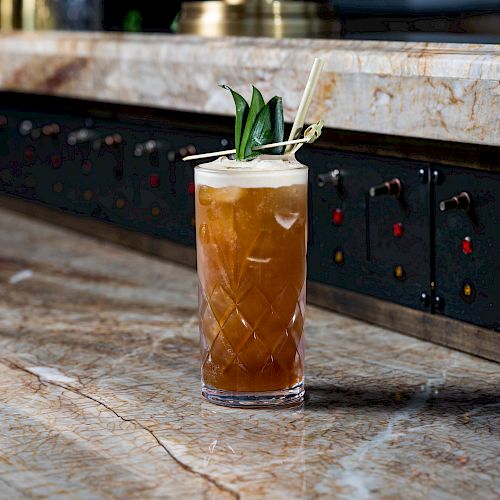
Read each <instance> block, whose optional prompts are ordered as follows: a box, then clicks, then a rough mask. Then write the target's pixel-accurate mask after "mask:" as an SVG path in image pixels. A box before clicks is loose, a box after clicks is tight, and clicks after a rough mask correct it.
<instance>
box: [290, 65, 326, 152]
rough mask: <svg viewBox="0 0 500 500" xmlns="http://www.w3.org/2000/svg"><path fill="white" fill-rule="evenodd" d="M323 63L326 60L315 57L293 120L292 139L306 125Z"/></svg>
mask: <svg viewBox="0 0 500 500" xmlns="http://www.w3.org/2000/svg"><path fill="white" fill-rule="evenodd" d="M323 65H324V61H323V60H322V59H320V58H319V57H317V58H316V59H314V63H313V66H312V68H311V73H310V74H309V79H308V80H307V83H306V88H305V89H304V93H303V94H302V100H301V101H300V104H299V108H298V110H297V115H296V116H295V121H294V122H293V126H292V131H291V132H290V136H289V137H288V139H289V140H290V141H291V140H293V139H295V138H296V137H297V135H298V134H300V132H301V130H302V128H303V127H304V123H305V121H306V116H307V112H308V111H309V106H310V105H311V100H312V97H313V95H314V91H315V90H316V85H317V84H318V80H319V75H320V73H321V70H322V69H323ZM291 149H292V148H291V147H287V148H286V150H285V153H288V152H289V151H290V150H291Z"/></svg>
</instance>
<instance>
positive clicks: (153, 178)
mask: <svg viewBox="0 0 500 500" xmlns="http://www.w3.org/2000/svg"><path fill="white" fill-rule="evenodd" d="M149 185H150V186H151V187H152V188H157V187H159V185H160V176H159V175H158V174H151V175H150V176H149Z"/></svg>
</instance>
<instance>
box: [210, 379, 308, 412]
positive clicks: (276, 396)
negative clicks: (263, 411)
mask: <svg viewBox="0 0 500 500" xmlns="http://www.w3.org/2000/svg"><path fill="white" fill-rule="evenodd" d="M304 393H305V391H304V382H301V383H300V384H297V385H295V386H293V387H291V388H290V389H282V390H278V391H265V392H237V391H224V390H222V389H215V388H214V387H210V386H208V385H205V384H202V387H201V394H202V395H203V397H205V398H206V399H207V400H208V401H210V403H214V404H216V405H221V406H230V407H232V408H276V407H290V406H298V405H301V404H302V403H303V402H304Z"/></svg>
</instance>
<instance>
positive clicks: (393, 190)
mask: <svg viewBox="0 0 500 500" xmlns="http://www.w3.org/2000/svg"><path fill="white" fill-rule="evenodd" d="M369 193H370V196H371V197H372V198H374V197H375V196H385V195H391V196H395V197H396V198H399V195H400V194H401V181H400V180H399V179H396V178H394V179H391V180H390V181H386V182H384V183H383V184H379V185H378V186H372V187H371V188H370V190H369Z"/></svg>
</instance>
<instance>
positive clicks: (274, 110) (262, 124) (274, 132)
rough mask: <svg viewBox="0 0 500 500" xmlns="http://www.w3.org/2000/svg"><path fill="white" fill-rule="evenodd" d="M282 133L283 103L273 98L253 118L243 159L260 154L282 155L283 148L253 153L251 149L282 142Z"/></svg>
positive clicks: (283, 127)
mask: <svg viewBox="0 0 500 500" xmlns="http://www.w3.org/2000/svg"><path fill="white" fill-rule="evenodd" d="M284 133H285V124H284V119H283V103H282V99H281V97H277V96H275V97H273V98H272V99H271V100H270V101H269V102H268V103H267V104H266V105H265V106H264V107H263V108H262V109H261V110H260V112H259V114H258V115H257V117H256V118H255V122H254V124H253V127H252V130H251V132H250V136H249V138H248V142H247V144H246V148H245V156H244V158H243V159H247V158H252V157H254V156H257V155H260V154H276V155H279V154H282V153H283V151H284V146H277V147H275V148H272V149H266V150H262V151H253V148H254V147H256V146H263V145H264V144H271V143H273V142H282V141H283V136H284Z"/></svg>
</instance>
